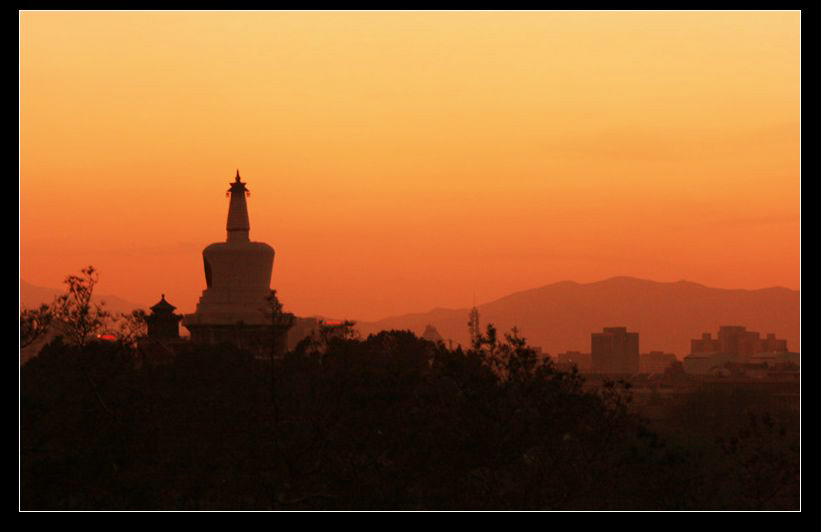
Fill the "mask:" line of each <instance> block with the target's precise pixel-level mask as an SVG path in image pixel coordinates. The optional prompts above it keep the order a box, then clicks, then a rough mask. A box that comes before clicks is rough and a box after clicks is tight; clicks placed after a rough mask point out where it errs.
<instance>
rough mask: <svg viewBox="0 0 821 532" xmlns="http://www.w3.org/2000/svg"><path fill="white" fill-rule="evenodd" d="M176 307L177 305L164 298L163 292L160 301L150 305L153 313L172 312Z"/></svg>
mask: <svg viewBox="0 0 821 532" xmlns="http://www.w3.org/2000/svg"><path fill="white" fill-rule="evenodd" d="M176 308H177V307H175V306H174V305H172V304H171V303H169V302H168V301H166V300H165V294H163V295H162V299H160V302H159V303H157V304H156V305H154V306H153V307H151V310H152V311H154V314H165V313H171V312H174V309H176Z"/></svg>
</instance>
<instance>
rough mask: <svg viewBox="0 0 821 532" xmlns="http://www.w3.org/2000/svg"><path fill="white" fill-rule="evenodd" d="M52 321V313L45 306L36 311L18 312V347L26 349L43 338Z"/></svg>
mask: <svg viewBox="0 0 821 532" xmlns="http://www.w3.org/2000/svg"><path fill="white" fill-rule="evenodd" d="M53 319H54V312H53V310H52V308H51V307H50V306H48V305H46V304H43V305H40V308H37V309H26V308H24V309H23V310H22V311H21V312H20V347H21V348H25V347H28V346H30V345H31V344H33V343H34V342H36V341H37V340H39V339H40V338H42V337H43V336H45V335H46V333H47V332H48V331H49V329H50V328H51V323H52V321H53Z"/></svg>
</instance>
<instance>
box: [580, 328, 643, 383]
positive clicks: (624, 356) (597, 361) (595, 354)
mask: <svg viewBox="0 0 821 532" xmlns="http://www.w3.org/2000/svg"><path fill="white" fill-rule="evenodd" d="M591 357H592V362H593V368H592V369H593V372H594V373H611V374H630V375H633V374H636V373H638V372H639V333H635V332H633V333H629V332H627V327H605V328H604V329H603V331H602V332H600V333H593V334H592V339H591Z"/></svg>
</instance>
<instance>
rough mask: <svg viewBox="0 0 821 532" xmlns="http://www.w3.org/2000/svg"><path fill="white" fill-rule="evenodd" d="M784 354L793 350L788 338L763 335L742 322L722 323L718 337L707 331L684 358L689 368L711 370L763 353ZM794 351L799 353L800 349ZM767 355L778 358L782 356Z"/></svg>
mask: <svg viewBox="0 0 821 532" xmlns="http://www.w3.org/2000/svg"><path fill="white" fill-rule="evenodd" d="M781 354H789V353H788V351H787V341H786V340H781V339H778V338H776V336H775V334H772V333H770V334H768V335H767V337H766V338H761V335H760V334H759V333H757V332H755V331H748V330H747V328H746V327H743V326H741V325H722V326H721V327H719V329H718V338H717V339H713V338H712V336H711V335H710V333H704V334H702V335H701V339H694V340H691V341H690V354H689V355H687V356H686V357H684V361H683V362H684V370H685V371H686V372H688V373H701V374H707V373H710V372H713V371H714V370H716V369H720V368H722V367H724V366H726V365H727V364H745V363H750V362H752V361H753V360H754V359H761V358H762V356H763V355H781ZM790 355H796V356H797V353H794V354H790ZM765 358H772V359H773V360H775V358H778V357H775V358H773V357H772V356H768V357H765ZM782 358H783V357H782ZM793 358H795V357H793ZM793 358H790V359H789V360H793Z"/></svg>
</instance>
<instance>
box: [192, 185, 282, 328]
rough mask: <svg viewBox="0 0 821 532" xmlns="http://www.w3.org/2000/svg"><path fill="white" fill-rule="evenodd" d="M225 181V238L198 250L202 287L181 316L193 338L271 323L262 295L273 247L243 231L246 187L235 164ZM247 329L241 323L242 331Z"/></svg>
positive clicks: (267, 291)
mask: <svg viewBox="0 0 821 532" xmlns="http://www.w3.org/2000/svg"><path fill="white" fill-rule="evenodd" d="M230 185H231V188H230V189H229V190H228V193H229V194H230V196H231V203H230V205H229V207H228V223H227V225H226V229H227V231H228V235H227V238H226V241H225V242H218V243H214V244H211V245H210V246H208V247H206V248H205V249H204V250H203V251H202V258H203V266H204V268H205V284H206V286H207V287H206V289H205V290H203V292H202V297H200V301H199V303H198V304H197V309H196V312H194V314H188V315H186V316H185V319H184V321H183V325H184V326H185V327H186V328H187V329H189V330H190V331H191V339H192V341H194V342H202V343H213V342H217V341H232V342H235V339H236V336H237V332H236V330H237V327H240V328H243V327H246V326H251V328H252V329H253V328H254V327H255V326H256V327H261V326H270V317H267V316H266V310H267V309H268V302H267V300H266V298H267V297H268V295H269V294H270V290H271V271H272V270H273V266H274V249H273V248H272V247H271V246H269V245H268V244H265V243H262V242H251V241H250V239H249V237H248V231H249V230H250V224H249V222H248V206H247V204H246V202H245V198H246V196H247V195H248V189H247V188H246V187H245V183H243V182H242V181H240V177H239V170H237V176H236V179H235V180H234V182H233V183H230ZM250 332H251V330H250V329H245V333H250Z"/></svg>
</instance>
